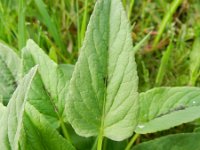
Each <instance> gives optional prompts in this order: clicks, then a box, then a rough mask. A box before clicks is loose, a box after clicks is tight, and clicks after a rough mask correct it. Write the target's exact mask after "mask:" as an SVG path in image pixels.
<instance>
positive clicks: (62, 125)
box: [60, 120, 72, 144]
mask: <svg viewBox="0 0 200 150" xmlns="http://www.w3.org/2000/svg"><path fill="white" fill-rule="evenodd" d="M60 125H61V129H62V132H63V135H64V137H65V138H66V139H67V140H68V141H69V142H70V143H71V144H72V141H71V138H70V136H69V133H68V131H67V129H66V127H65V124H64V122H63V121H62V120H61V121H60Z"/></svg>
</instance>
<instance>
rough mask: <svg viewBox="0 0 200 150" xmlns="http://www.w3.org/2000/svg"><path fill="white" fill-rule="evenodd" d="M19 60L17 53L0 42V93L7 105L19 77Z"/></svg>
mask: <svg viewBox="0 0 200 150" xmlns="http://www.w3.org/2000/svg"><path fill="white" fill-rule="evenodd" d="M20 67H21V61H20V58H19V57H18V55H17V54H16V53H15V52H14V51H13V50H12V49H11V48H9V47H8V46H6V45H5V44H3V43H0V68H1V71H0V95H1V96H2V99H3V103H4V105H7V103H8V101H9V99H10V97H11V95H12V94H13V92H14V90H15V88H16V86H17V82H18V79H19V72H20V71H21V70H20Z"/></svg>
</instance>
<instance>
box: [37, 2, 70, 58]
mask: <svg viewBox="0 0 200 150" xmlns="http://www.w3.org/2000/svg"><path fill="white" fill-rule="evenodd" d="M34 1H35V4H36V6H37V8H38V10H39V12H40V14H41V16H42V19H43V23H44V24H45V25H46V26H47V28H48V30H49V32H50V33H51V35H52V36H53V38H54V40H55V42H56V44H57V45H58V46H59V48H60V49H61V50H62V53H64V54H66V55H67V56H69V52H68V51H67V48H66V47H65V45H64V44H63V42H62V39H61V36H60V32H59V30H58V28H57V27H56V24H55V23H54V21H53V20H52V19H51V17H50V15H49V13H48V11H47V8H46V7H45V3H44V2H43V1H42V0H34Z"/></svg>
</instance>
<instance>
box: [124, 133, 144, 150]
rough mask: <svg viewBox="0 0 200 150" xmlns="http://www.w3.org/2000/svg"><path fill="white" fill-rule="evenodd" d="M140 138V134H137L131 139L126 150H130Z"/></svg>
mask: <svg viewBox="0 0 200 150" xmlns="http://www.w3.org/2000/svg"><path fill="white" fill-rule="evenodd" d="M139 136H140V134H137V133H135V135H134V136H133V137H132V138H131V140H130V142H129V143H128V145H127V146H126V148H125V150H130V148H131V147H132V145H133V143H134V142H135V141H136V140H137V138H138V137H139Z"/></svg>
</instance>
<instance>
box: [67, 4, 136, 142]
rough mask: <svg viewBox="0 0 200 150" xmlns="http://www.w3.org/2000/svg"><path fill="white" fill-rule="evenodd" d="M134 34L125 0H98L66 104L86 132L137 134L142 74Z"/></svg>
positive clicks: (78, 128)
mask: <svg viewBox="0 0 200 150" xmlns="http://www.w3.org/2000/svg"><path fill="white" fill-rule="evenodd" d="M116 9H117V10H118V11H117V12H116V11H115V10H116ZM111 16H112V17H111ZM129 33H130V29H129V23H128V19H127V18H126V16H125V12H124V10H123V7H122V4H121V2H120V1H119V0H100V1H97V3H96V6H95V9H94V12H93V15H92V17H91V19H90V23H89V25H88V30H87V33H86V38H85V41H84V44H83V47H82V49H81V52H80V56H79V59H78V62H77V64H76V66H75V70H74V73H73V76H72V79H71V81H70V88H69V90H70V91H69V99H68V102H67V103H66V112H67V115H68V119H69V122H70V123H71V124H72V126H73V127H74V129H75V130H76V132H77V133H78V134H80V135H82V136H86V137H88V136H96V135H98V134H102V135H103V136H106V137H108V138H111V139H114V140H122V139H124V138H127V137H129V136H130V135H132V132H133V130H134V127H135V125H136V122H137V119H136V116H137V82H138V77H137V71H136V64H135V60H134V51H133V47H132V40H131V36H130V34H129ZM116 131H117V133H118V132H120V133H119V134H117V135H116ZM101 132H102V133H101Z"/></svg>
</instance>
